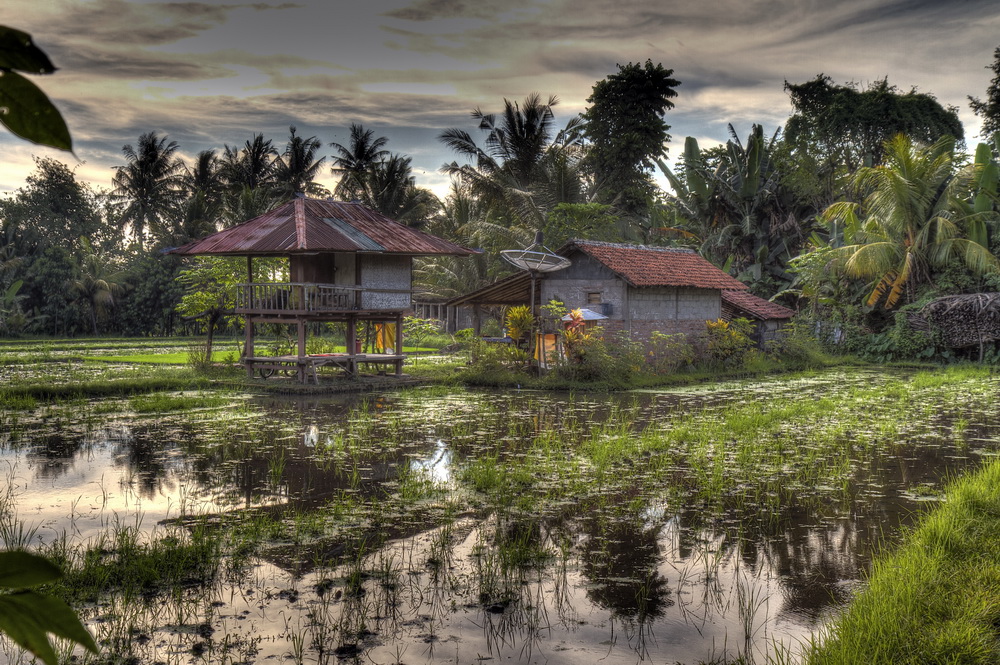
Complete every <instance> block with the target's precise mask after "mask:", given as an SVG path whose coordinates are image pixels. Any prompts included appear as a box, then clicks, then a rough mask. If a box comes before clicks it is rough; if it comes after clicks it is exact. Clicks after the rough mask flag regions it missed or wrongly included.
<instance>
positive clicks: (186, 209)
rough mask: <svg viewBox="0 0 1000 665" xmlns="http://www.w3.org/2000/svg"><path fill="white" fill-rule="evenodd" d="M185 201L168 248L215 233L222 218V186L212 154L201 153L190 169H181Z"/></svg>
mask: <svg viewBox="0 0 1000 665" xmlns="http://www.w3.org/2000/svg"><path fill="white" fill-rule="evenodd" d="M181 183H182V187H183V190H184V193H185V194H186V196H187V198H186V199H185V200H184V203H183V204H182V206H181V214H180V216H179V218H178V220H177V223H176V224H175V225H174V226H173V227H172V229H171V232H170V235H169V237H164V238H162V241H163V242H164V243H166V244H168V245H172V246H177V245H181V244H184V243H185V242H189V241H191V240H194V239H195V238H201V237H203V236H206V235H209V234H210V233H213V232H215V231H216V230H218V224H219V221H220V219H221V218H222V203H223V201H222V194H223V183H222V176H221V167H220V163H219V158H218V156H217V155H216V154H215V151H214V150H203V151H201V152H199V153H198V156H197V157H196V158H195V162H194V165H193V166H192V167H191V168H187V167H185V172H184V175H183V176H182V178H181Z"/></svg>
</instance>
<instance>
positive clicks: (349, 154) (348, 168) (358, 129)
mask: <svg viewBox="0 0 1000 665" xmlns="http://www.w3.org/2000/svg"><path fill="white" fill-rule="evenodd" d="M388 143H389V139H387V138H386V137H384V136H378V137H376V136H375V132H374V131H372V130H371V129H365V128H364V127H362V126H361V125H358V124H351V134H350V139H349V141H348V143H347V145H342V144H340V143H336V142H333V143H331V144H330V147H332V148H334V149H335V150H336V154H335V155H334V156H333V170H332V171H333V175H336V176H340V180H339V181H338V183H337V186H336V187H335V188H334V190H333V194H334V196H336V197H337V198H339V199H340V200H342V201H351V200H353V199H356V198H358V193H359V192H360V191H362V190H363V189H364V187H363V184H362V181H363V176H364V174H365V173H366V172H367V171H368V170H369V168H371V167H372V166H373V165H375V164H376V163H378V162H381V161H383V160H384V159H386V158H387V157H389V151H388V150H386V149H385V146H386V145H387V144H388Z"/></svg>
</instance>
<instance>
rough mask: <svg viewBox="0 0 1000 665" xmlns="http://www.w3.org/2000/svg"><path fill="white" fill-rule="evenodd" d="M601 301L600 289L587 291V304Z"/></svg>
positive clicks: (595, 303)
mask: <svg viewBox="0 0 1000 665" xmlns="http://www.w3.org/2000/svg"><path fill="white" fill-rule="evenodd" d="M602 302H603V300H602V299H601V292H600V291H589V292H588V293H587V304H588V305H600V304H601V303H602Z"/></svg>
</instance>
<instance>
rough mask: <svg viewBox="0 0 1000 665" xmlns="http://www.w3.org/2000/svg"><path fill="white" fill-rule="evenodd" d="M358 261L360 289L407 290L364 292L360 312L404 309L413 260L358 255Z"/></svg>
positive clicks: (406, 303)
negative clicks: (401, 291) (400, 291)
mask: <svg viewBox="0 0 1000 665" xmlns="http://www.w3.org/2000/svg"><path fill="white" fill-rule="evenodd" d="M357 260H358V262H359V266H360V272H361V287H362V288H364V289H392V290H397V289H398V290H405V291H407V293H379V292H378V291H365V292H364V293H363V294H362V297H361V309H406V308H408V307H409V306H410V293H409V290H410V288H411V287H410V277H411V273H410V271H411V266H412V259H411V258H410V257H409V256H379V255H366V254H361V255H358V257H357Z"/></svg>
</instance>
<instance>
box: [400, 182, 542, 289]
mask: <svg viewBox="0 0 1000 665" xmlns="http://www.w3.org/2000/svg"><path fill="white" fill-rule="evenodd" d="M427 230H428V231H429V232H430V233H433V234H434V235H436V236H439V237H442V238H446V239H448V240H451V241H452V242H455V243H457V244H459V245H462V246H464V247H477V248H480V249H482V250H483V252H482V253H481V254H476V255H475V256H470V257H461V258H456V257H454V256H441V257H434V258H431V259H421V260H419V261H418V262H417V263H416V264H415V268H414V280H415V282H416V283H417V284H418V285H419V286H420V287H421V288H422V289H423V290H424V292H425V294H426V295H429V296H433V297H449V298H450V297H453V296H456V295H459V294H461V293H465V292H467V291H469V290H470V289H477V288H479V287H482V286H486V285H487V284H489V283H491V282H493V281H495V280H496V279H497V278H498V277H500V276H502V275H504V274H507V273H510V272H511V270H512V269H511V266H510V264H508V263H507V262H505V261H503V260H501V259H500V254H499V252H500V250H502V249H510V248H511V247H523V246H525V245H527V244H529V243H530V242H531V238H532V237H533V236H534V231H528V230H525V229H520V228H511V227H509V226H505V225H504V224H501V223H499V222H498V220H497V219H496V217H495V216H494V215H492V214H491V213H490V211H489V210H488V209H487V206H486V205H485V204H484V203H483V202H482V201H480V200H479V199H478V198H477V197H476V196H475V195H473V193H472V192H471V191H470V187H469V186H468V184H463V183H462V182H460V181H453V182H452V185H451V193H450V194H449V195H448V197H447V198H446V199H445V201H444V203H443V205H442V211H441V214H438V215H435V216H434V217H433V219H432V220H431V221H430V222H429V223H428V226H427Z"/></svg>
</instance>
